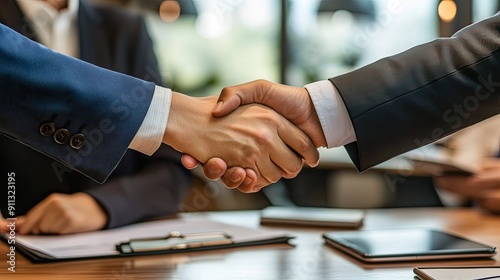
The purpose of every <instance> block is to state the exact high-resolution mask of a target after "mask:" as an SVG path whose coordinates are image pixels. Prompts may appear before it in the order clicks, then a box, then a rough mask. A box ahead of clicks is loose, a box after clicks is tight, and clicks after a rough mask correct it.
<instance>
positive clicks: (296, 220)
mask: <svg viewBox="0 0 500 280" xmlns="http://www.w3.org/2000/svg"><path fill="white" fill-rule="evenodd" d="M364 217H365V211H364V210H360V209H339V208H322V207H285V206H269V207H266V208H264V209H262V210H261V212H260V223H261V224H285V225H300V226H320V227H337V228H351V229H355V228H359V227H361V226H362V225H363V219H364Z"/></svg>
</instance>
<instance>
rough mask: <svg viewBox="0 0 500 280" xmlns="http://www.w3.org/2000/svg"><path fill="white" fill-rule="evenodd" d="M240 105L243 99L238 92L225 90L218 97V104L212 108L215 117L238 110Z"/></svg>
mask: <svg viewBox="0 0 500 280" xmlns="http://www.w3.org/2000/svg"><path fill="white" fill-rule="evenodd" d="M240 105H242V100H241V98H240V96H239V95H238V94H236V93H229V94H224V92H223V93H221V95H220V96H219V99H217V105H215V108H214V109H213V110H212V115H213V116H214V117H223V116H225V115H227V114H229V113H231V112H232V111H234V110H236V109H237V108H238V107H239V106H240Z"/></svg>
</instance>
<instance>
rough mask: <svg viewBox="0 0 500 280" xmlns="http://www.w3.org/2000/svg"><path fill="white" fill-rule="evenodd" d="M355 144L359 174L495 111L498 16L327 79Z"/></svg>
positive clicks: (499, 71) (499, 83) (499, 107)
mask: <svg viewBox="0 0 500 280" xmlns="http://www.w3.org/2000/svg"><path fill="white" fill-rule="evenodd" d="M330 81H331V82H332V83H333V84H334V85H335V87H336V88H337V90H338V92H339V94H340V95H341V97H342V99H343V101H344V103H345V105H346V107H347V111H348V113H349V116H350V118H351V120H352V124H353V127H354V130H355V133H356V138H357V141H356V142H353V143H350V144H348V145H346V149H347V151H348V153H349V155H350V156H351V158H352V160H353V162H354V163H355V165H356V166H357V168H358V169H359V170H365V169H367V168H369V167H372V166H374V165H376V164H378V163H380V162H383V161H385V160H387V159H389V158H391V157H393V156H396V155H398V154H401V153H404V152H406V151H409V150H412V149H415V148H418V147H420V146H423V145H425V144H428V143H431V142H433V141H435V140H437V139H439V138H442V137H444V136H446V135H449V134H451V133H453V132H455V131H457V130H459V129H462V128H465V127H467V126H470V125H472V124H474V123H477V122H479V121H481V120H484V119H486V118H489V117H492V116H494V115H496V114H498V113H499V111H500V13H497V14H496V15H494V16H492V17H490V18H488V19H486V20H483V21H481V22H478V23H476V24H473V25H470V26H469V27H467V28H464V29H462V30H461V31H459V32H457V33H456V34H455V35H453V36H452V37H451V38H439V39H436V40H434V41H432V42H429V43H426V44H423V45H419V46H417V47H414V48H412V49H409V50H407V51H405V52H403V53H400V54H398V55H395V56H392V57H388V58H384V59H382V60H379V61H377V62H375V63H373V64H370V65H368V66H366V67H363V68H360V69H358V70H355V71H353V72H350V73H348V74H345V75H341V76H338V77H334V78H331V79H330Z"/></svg>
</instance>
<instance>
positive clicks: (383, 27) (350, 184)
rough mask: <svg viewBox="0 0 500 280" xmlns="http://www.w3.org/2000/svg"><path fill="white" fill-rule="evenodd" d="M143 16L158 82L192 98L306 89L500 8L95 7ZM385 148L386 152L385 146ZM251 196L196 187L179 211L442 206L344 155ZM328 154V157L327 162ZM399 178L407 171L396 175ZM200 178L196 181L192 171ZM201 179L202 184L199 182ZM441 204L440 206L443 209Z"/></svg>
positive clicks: (342, 1)
mask: <svg viewBox="0 0 500 280" xmlns="http://www.w3.org/2000/svg"><path fill="white" fill-rule="evenodd" d="M92 2H94V3H95V4H98V5H101V4H112V5H117V6H120V7H122V8H124V9H130V10H134V11H137V12H139V13H142V14H143V15H144V16H145V18H146V23H147V28H148V30H149V32H150V35H151V37H152V39H153V43H154V48H155V52H156V55H157V57H158V59H159V66H160V72H161V76H162V79H163V81H164V83H165V84H166V86H168V87H170V88H172V89H173V90H175V91H179V92H183V93H185V94H188V95H193V96H206V95H212V94H218V93H219V92H220V90H221V89H222V88H223V87H224V86H227V85H233V84H239V83H244V82H247V81H250V80H254V79H267V80H270V81H275V82H281V83H286V84H290V85H295V86H303V85H305V84H307V83H311V82H314V81H318V80H322V79H327V78H330V77H333V76H336V75H339V74H343V73H345V72H348V71H351V70H353V69H356V68H358V67H361V66H363V65H366V64H368V63H371V62H374V61H376V60H378V59H380V58H382V57H385V56H389V55H393V54H396V53H398V52H401V51H404V50H406V49H408V48H411V47H413V46H415V45H417V44H421V43H424V42H427V41H430V40H433V39H434V38H436V37H439V36H450V35H452V34H453V33H454V32H456V31H457V30H459V29H460V28H462V27H464V26H466V25H468V24H470V23H472V22H476V21H478V20H481V19H484V18H486V17H488V16H491V15H493V14H494V13H495V12H496V11H498V9H499V3H500V1H499V0H418V1H417V0H178V1H175V0H165V1H160V0H140V1H139V0H107V1H105V0H93V1H92ZM388 144H390V143H388ZM327 153H332V152H331V151H329V152H325V151H322V161H323V162H324V161H326V162H327V163H328V162H329V161H332V162H333V163H334V164H324V165H321V166H320V167H319V168H316V169H314V170H312V169H307V168H305V169H304V171H303V172H302V173H301V174H300V175H299V176H298V177H297V178H295V179H292V180H282V181H280V182H278V183H277V184H275V185H273V186H271V187H268V188H265V189H264V191H262V192H260V193H257V194H241V193H239V192H238V191H230V190H226V189H224V188H223V187H221V185H220V184H219V183H218V182H207V181H204V180H202V179H200V180H198V181H197V184H195V188H194V189H193V191H192V193H191V195H190V197H188V199H187V201H186V203H185V204H184V205H183V206H182V207H181V208H182V209H181V210H184V211H201V210H229V209H260V208H262V207H264V206H267V205H271V204H273V205H303V206H327V207H352V208H373V207H415V206H443V201H442V197H441V196H440V195H439V194H438V193H436V191H435V190H434V188H433V185H432V180H431V179H430V178H429V177H420V176H416V175H415V174H411V173H405V172H392V173H387V172H385V171H380V170H374V171H368V172H365V173H363V174H358V173H357V172H356V171H355V170H354V169H353V168H352V165H350V164H348V163H347V164H335V163H339V162H340V163H342V162H344V163H345V161H348V160H346V159H345V155H344V154H342V152H340V154H337V152H333V155H331V156H326V154H327ZM323 154H325V156H323ZM402 169H404V168H402ZM198 172H199V171H198ZM200 177H201V176H200ZM444 204H446V203H444Z"/></svg>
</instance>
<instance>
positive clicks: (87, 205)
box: [0, 193, 108, 234]
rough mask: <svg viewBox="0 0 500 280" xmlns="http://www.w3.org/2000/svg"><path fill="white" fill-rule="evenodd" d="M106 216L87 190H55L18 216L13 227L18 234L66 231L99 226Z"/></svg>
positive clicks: (102, 223)
mask: <svg viewBox="0 0 500 280" xmlns="http://www.w3.org/2000/svg"><path fill="white" fill-rule="evenodd" d="M107 219H108V218H107V215H106V213H105V212H104V210H103V209H102V208H101V206H100V205H99V204H98V203H97V202H96V201H95V200H94V198H92V197H91V196H90V195H88V194H86V193H75V194H71V195H67V194H59V193H54V194H51V195H49V196H48V197H47V198H45V199H44V200H42V201H41V202H40V203H38V204H37V205H35V207H33V208H32V209H31V210H30V211H29V212H28V213H27V214H26V215H25V216H20V217H18V220H17V222H16V226H17V228H16V229H17V231H18V232H19V233H20V234H68V233H76V232H85V231H93V230H99V229H102V228H103V227H104V226H105V225H106V222H107ZM0 224H1V223H0ZM5 229H6V227H2V230H5Z"/></svg>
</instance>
